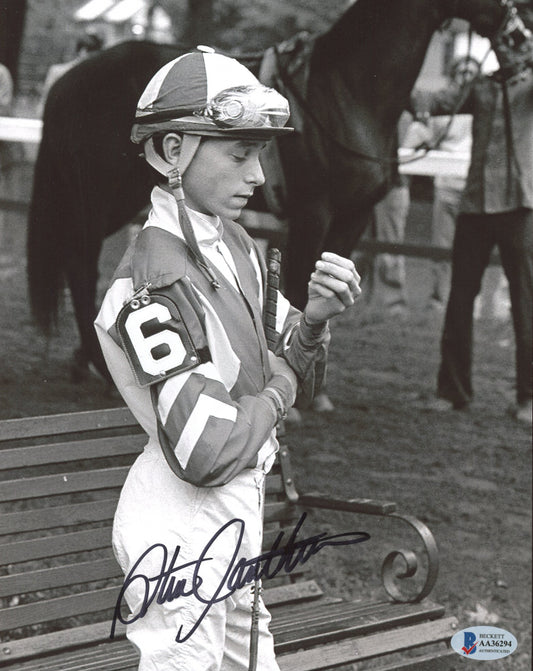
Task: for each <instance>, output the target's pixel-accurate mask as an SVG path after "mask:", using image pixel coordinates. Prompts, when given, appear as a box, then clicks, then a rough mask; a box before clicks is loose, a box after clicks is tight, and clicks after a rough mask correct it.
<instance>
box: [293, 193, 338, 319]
mask: <svg viewBox="0 0 533 671" xmlns="http://www.w3.org/2000/svg"><path fill="white" fill-rule="evenodd" d="M296 202H297V203H298V202H299V203H302V206H301V207H300V208H298V209H296V210H295V211H293V212H292V213H290V214H289V231H288V236H287V248H286V251H285V259H284V275H285V287H284V291H285V294H286V296H287V298H288V299H289V301H290V302H291V303H292V305H294V306H295V307H297V308H298V309H300V310H303V308H304V307H305V304H306V303H307V284H308V282H309V277H310V275H311V273H312V272H313V269H314V265H315V262H316V261H317V260H318V258H319V256H320V253H321V252H322V251H323V250H324V247H323V245H322V242H323V240H324V236H325V233H326V229H327V226H328V220H329V216H330V212H329V209H328V207H327V202H326V199H325V198H324V199H323V200H322V201H318V200H314V201H313V202H310V200H309V198H296Z"/></svg>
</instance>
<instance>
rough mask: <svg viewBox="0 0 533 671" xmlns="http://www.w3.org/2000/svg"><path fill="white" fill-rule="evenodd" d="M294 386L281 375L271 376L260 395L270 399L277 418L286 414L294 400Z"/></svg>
mask: <svg viewBox="0 0 533 671" xmlns="http://www.w3.org/2000/svg"><path fill="white" fill-rule="evenodd" d="M296 391H297V388H296V385H295V384H294V383H293V381H292V380H290V379H289V378H288V377H286V376H285V375H282V374H277V375H273V376H272V377H271V378H270V380H269V381H268V384H267V386H266V387H265V388H264V389H263V391H262V392H261V394H260V395H264V396H267V397H268V398H270V399H272V400H273V401H274V403H275V405H276V412H277V414H278V418H279V417H280V416H282V415H285V414H286V413H287V410H288V409H289V408H290V407H291V406H292V404H293V403H294V401H295V399H296Z"/></svg>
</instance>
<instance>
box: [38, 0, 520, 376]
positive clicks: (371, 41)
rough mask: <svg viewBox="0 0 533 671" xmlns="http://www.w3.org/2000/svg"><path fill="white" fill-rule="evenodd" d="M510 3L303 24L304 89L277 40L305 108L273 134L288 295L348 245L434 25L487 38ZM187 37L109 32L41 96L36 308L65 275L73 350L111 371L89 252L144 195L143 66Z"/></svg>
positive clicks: (368, 6) (364, 219)
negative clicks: (282, 196) (279, 134)
mask: <svg viewBox="0 0 533 671" xmlns="http://www.w3.org/2000/svg"><path fill="white" fill-rule="evenodd" d="M511 8H512V5H511V0H434V1H433V2H427V0H395V1H394V2H390V0H357V1H356V2H355V3H353V4H352V5H351V6H350V7H349V8H348V9H347V10H346V11H345V12H344V13H343V14H342V15H341V17H340V18H339V19H338V20H337V21H336V22H335V23H334V24H333V25H332V26H331V27H330V28H329V29H328V30H326V31H325V32H324V33H322V34H320V35H317V36H314V37H313V38H312V40H311V43H310V45H309V48H308V49H306V50H305V63H304V64H303V68H304V70H303V71H304V72H305V76H303V77H299V78H298V79H299V80H300V82H303V83H301V85H300V89H299V90H298V88H297V86H296V77H294V76H293V75H291V61H290V59H291V57H292V56H291V51H290V50H283V49H276V59H277V60H276V67H277V72H278V75H279V79H280V80H281V83H282V84H283V87H284V89H285V91H286V93H287V95H288V96H289V98H290V99H291V102H292V105H293V109H294V111H295V114H298V116H299V117H300V119H301V120H302V124H301V125H302V127H301V129H300V132H297V133H294V134H292V135H291V136H288V137H284V138H283V139H282V140H281V141H280V142H279V143H278V145H277V148H278V151H279V155H280V157H281V163H282V166H283V172H284V175H285V180H286V194H287V197H286V203H285V212H286V216H287V219H288V222H289V226H288V239H287V247H286V251H285V259H284V274H285V283H286V294H287V296H288V298H289V300H291V301H292V302H293V303H294V304H295V305H296V306H298V307H302V306H303V304H304V302H305V297H306V289H307V286H306V285H307V279H308V276H309V273H310V271H311V269H312V266H313V264H314V261H315V259H316V258H317V257H318V255H319V253H320V252H321V251H322V250H324V249H328V250H331V251H334V252H337V253H339V254H342V255H344V256H348V255H349V254H350V253H351V251H352V250H353V249H354V248H355V247H356V244H357V241H358V240H359V238H360V237H361V235H362V233H363V232H364V230H365V228H366V226H367V223H368V221H369V219H370V216H371V211H372V208H373V206H374V204H375V203H376V202H377V201H378V200H379V199H380V198H381V197H382V196H383V195H384V194H385V192H386V190H387V187H388V184H389V183H390V180H391V177H392V175H393V174H394V171H395V170H396V169H397V165H396V142H395V136H396V127H397V122H398V120H399V117H400V114H401V113H402V111H403V110H404V109H405V108H407V107H408V105H409V95H410V92H411V90H412V88H413V85H414V83H415V81H416V78H417V76H418V74H419V71H420V69H421V66H422V63H423V60H424V57H425V54H426V50H427V48H428V45H429V42H430V39H431V37H432V35H433V33H434V32H435V31H436V30H437V29H438V28H439V27H440V26H441V25H442V24H443V23H444V22H445V21H446V20H448V19H451V18H453V17H457V18H461V19H464V20H466V21H469V22H470V24H471V26H472V28H473V29H474V30H476V31H477V32H478V33H480V34H481V35H484V36H487V37H489V38H491V39H494V38H495V36H497V35H501V33H502V31H504V30H505V29H506V25H507V23H508V22H509V20H510V17H511ZM184 51H185V50H184V49H183V48H180V47H179V46H177V45H162V44H155V43H149V42H141V41H136V42H125V43H121V44H118V45H116V46H113V47H111V48H109V49H106V50H104V51H103V52H101V53H99V54H97V55H95V56H93V57H91V58H89V59H88V60H86V61H83V62H82V63H80V64H79V65H77V66H75V67H74V68H73V69H71V70H70V71H69V72H67V73H66V74H65V75H64V76H63V77H62V78H61V79H60V80H59V81H58V82H56V84H55V85H54V86H53V87H52V90H51V91H50V93H49V97H48V99H47V102H46V105H45V110H44V116H43V134H42V141H41V144H40V148H39V152H38V156H37V160H36V165H35V171H34V183H33V192H32V199H31V203H30V210H29V218H28V240H27V251H28V281H29V296H30V306H31V311H32V314H33V316H34V318H35V321H36V323H37V324H38V325H40V326H41V328H42V329H44V331H45V332H49V331H50V329H51V327H52V326H53V325H54V324H55V323H57V315H58V300H59V296H60V295H61V292H62V289H63V286H64V282H65V280H66V282H67V284H68V287H69V288H70V292H71V296H72V302H73V306H74V311H75V318H76V321H77V326H78V329H79V332H80V337H81V350H80V353H81V362H82V363H83V364H85V363H86V362H91V363H92V364H94V366H95V367H96V369H97V370H98V371H99V372H100V373H101V374H102V375H103V376H104V377H106V378H107V377H108V374H107V369H106V366H105V363H104V361H103V358H102V355H101V352H100V348H99V346H98V343H97V340H96V337H95V334H94V329H93V325H92V322H93V319H94V317H95V314H96V304H95V303H96V282H97V273H98V257H99V254H100V250H101V246H102V242H103V240H104V238H105V237H106V236H108V235H110V234H111V233H113V232H114V231H116V230H118V229H119V228H121V227H122V226H124V225H125V224H126V223H128V222H129V221H131V219H132V218H133V217H134V216H135V215H136V214H137V213H138V212H139V211H140V210H141V209H142V208H143V207H144V206H146V205H147V203H148V202H149V193H150V189H151V187H152V185H153V183H152V181H151V180H152V177H151V175H150V172H149V170H148V167H147V166H146V163H145V161H143V160H140V159H139V157H138V154H139V149H138V147H135V146H134V145H133V144H132V143H131V142H130V141H129V133H130V128H131V123H132V119H133V116H134V112H135V106H136V103H137V100H138V99H139V97H140V94H141V93H142V91H143V90H144V88H145V86H146V84H147V83H148V81H149V79H150V78H151V76H152V75H153V74H154V73H155V72H156V71H157V70H158V69H159V68H160V67H161V66H162V65H163V64H165V63H167V62H168V61H169V60H171V59H173V58H175V57H177V56H178V55H180V54H181V53H183V52H184ZM300 57H301V54H300ZM237 58H239V57H238V56H237ZM241 60H242V59H241ZM243 62H244V61H243ZM245 64H247V65H249V66H250V63H245ZM252 69H253V68H252ZM293 69H294V68H293ZM289 123H290V122H289ZM267 180H268V174H267Z"/></svg>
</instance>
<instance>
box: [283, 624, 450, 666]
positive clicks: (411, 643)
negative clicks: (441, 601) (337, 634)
mask: <svg viewBox="0 0 533 671" xmlns="http://www.w3.org/2000/svg"><path fill="white" fill-rule="evenodd" d="M456 629H457V619H456V618H455V617H449V618H446V619H440V620H435V621H433V622H427V623H424V624H418V625H414V626H411V627H402V628H400V629H394V630H392V631H388V632H387V635H386V636H384V635H383V634H382V633H378V634H370V635H369V636H363V637H361V638H359V639H357V640H356V641H353V640H347V641H336V642H334V643H330V644H327V645H321V646H320V648H314V649H311V650H300V651H298V652H291V653H288V654H286V655H281V656H280V657H279V658H278V664H279V667H280V669H281V671H319V670H320V669H326V668H328V667H330V666H331V667H334V666H338V665H340V664H347V663H349V662H356V661H361V660H364V659H371V658H372V657H377V656H379V655H384V654H387V653H391V652H395V651H398V650H407V649H408V648H414V647H418V646H421V645H426V644H429V643H434V642H435V641H444V640H447V639H448V638H450V637H451V636H453V634H454V633H455V631H456Z"/></svg>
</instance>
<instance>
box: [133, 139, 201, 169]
mask: <svg viewBox="0 0 533 671" xmlns="http://www.w3.org/2000/svg"><path fill="white" fill-rule="evenodd" d="M201 141H202V138H201V136H200V135H189V134H188V133H184V134H183V136H182V141H181V147H180V155H179V158H178V165H177V168H178V169H179V171H180V173H181V174H182V175H183V174H184V173H185V170H187V168H188V167H189V164H190V163H191V161H192V159H193V158H194V155H195V154H196V152H197V151H198V147H199V146H200V142H201ZM144 156H145V158H146V161H147V162H148V163H149V164H150V165H151V166H152V168H154V169H155V170H157V172H159V173H161V175H164V176H165V177H166V176H167V174H168V171H169V170H172V169H173V167H174V166H173V165H172V164H171V163H169V162H168V161H165V159H164V158H163V157H162V156H160V155H159V154H158V153H157V152H156V150H155V147H154V141H153V138H152V137H149V138H148V140H146V142H145V143H144Z"/></svg>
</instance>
